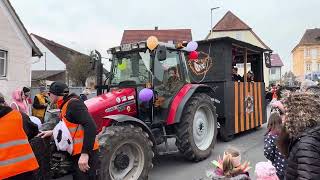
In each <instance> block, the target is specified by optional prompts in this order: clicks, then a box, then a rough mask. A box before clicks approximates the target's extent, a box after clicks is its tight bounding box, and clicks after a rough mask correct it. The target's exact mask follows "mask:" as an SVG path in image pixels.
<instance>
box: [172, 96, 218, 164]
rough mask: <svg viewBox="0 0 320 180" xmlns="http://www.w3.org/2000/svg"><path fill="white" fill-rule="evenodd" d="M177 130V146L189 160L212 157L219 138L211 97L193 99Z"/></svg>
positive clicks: (188, 103)
mask: <svg viewBox="0 0 320 180" xmlns="http://www.w3.org/2000/svg"><path fill="white" fill-rule="evenodd" d="M176 128H177V129H176V132H177V140H176V145H177V147H178V149H179V151H180V152H181V153H182V154H183V155H184V156H185V157H186V158H187V159H189V160H192V161H201V160H203V159H205V158H207V157H208V156H210V154H211V151H212V149H213V147H214V144H215V142H216V138H217V117H216V111H215V107H214V105H213V103H212V102H211V98H210V96H208V95H206V94H195V95H194V96H193V97H191V98H190V100H189V101H188V102H187V104H186V105H185V107H184V110H183V113H182V116H181V120H180V123H179V124H177V126H176Z"/></svg>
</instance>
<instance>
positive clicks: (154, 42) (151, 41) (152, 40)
mask: <svg viewBox="0 0 320 180" xmlns="http://www.w3.org/2000/svg"><path fill="white" fill-rule="evenodd" d="M158 44H159V41H158V39H157V37H155V36H150V37H149V38H148V39H147V47H148V48H149V49H150V50H151V51H152V50H154V49H155V48H156V47H157V46H158Z"/></svg>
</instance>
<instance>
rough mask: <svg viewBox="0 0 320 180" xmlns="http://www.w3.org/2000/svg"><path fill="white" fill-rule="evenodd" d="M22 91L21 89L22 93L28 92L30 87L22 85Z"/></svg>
mask: <svg viewBox="0 0 320 180" xmlns="http://www.w3.org/2000/svg"><path fill="white" fill-rule="evenodd" d="M22 91H23V92H24V93H27V92H30V88H27V87H23V88H22Z"/></svg>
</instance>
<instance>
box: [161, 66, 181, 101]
mask: <svg viewBox="0 0 320 180" xmlns="http://www.w3.org/2000/svg"><path fill="white" fill-rule="evenodd" d="M168 76H169V78H168V80H167V82H166V83H165V84H164V85H163V86H161V87H159V90H160V93H159V94H158V97H157V98H156V102H155V106H156V107H160V106H163V105H164V104H165V106H166V107H167V106H168V103H169V102H167V103H166V98H165V97H166V96H173V95H174V94H173V93H174V92H177V91H178V90H179V89H180V88H181V87H182V86H183V83H182V82H181V81H180V78H179V75H178V71H177V68H176V67H175V66H173V67H170V68H169V69H168Z"/></svg>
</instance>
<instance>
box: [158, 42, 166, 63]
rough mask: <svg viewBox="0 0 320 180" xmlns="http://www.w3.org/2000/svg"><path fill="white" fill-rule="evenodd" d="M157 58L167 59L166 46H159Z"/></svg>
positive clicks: (160, 59)
mask: <svg viewBox="0 0 320 180" xmlns="http://www.w3.org/2000/svg"><path fill="white" fill-rule="evenodd" d="M157 58H158V60H159V61H164V60H166V59H167V48H166V47H165V46H162V45H159V46H158V48H157Z"/></svg>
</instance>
